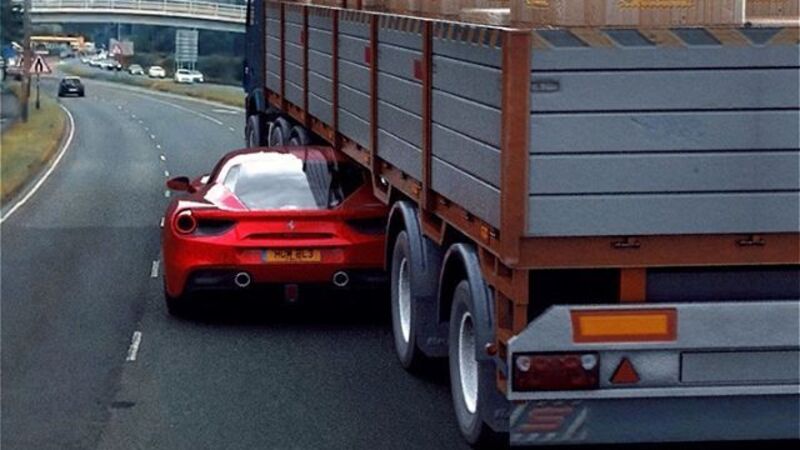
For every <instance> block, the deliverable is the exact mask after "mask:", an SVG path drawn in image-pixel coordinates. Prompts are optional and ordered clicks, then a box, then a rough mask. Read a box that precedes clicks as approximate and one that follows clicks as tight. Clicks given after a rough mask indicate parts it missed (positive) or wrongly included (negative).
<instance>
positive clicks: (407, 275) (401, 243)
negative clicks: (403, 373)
mask: <svg viewBox="0 0 800 450" xmlns="http://www.w3.org/2000/svg"><path fill="white" fill-rule="evenodd" d="M411 271H412V269H411V250H410V249H409V243H408V234H407V233H406V232H405V231H401V232H400V234H398V235H397V239H396V240H395V244H394V251H393V252H392V272H391V295H392V331H393V334H394V348H395V350H396V353H397V358H398V359H399V360H400V364H402V366H403V367H404V368H405V369H406V370H409V371H414V370H416V369H419V367H420V366H421V365H422V363H423V361H424V360H425V355H424V354H423V353H422V351H421V350H420V349H419V347H418V346H417V336H416V334H417V327H416V325H415V323H416V320H415V319H416V317H415V314H414V305H413V299H414V296H413V292H412V288H411V286H412V283H411Z"/></svg>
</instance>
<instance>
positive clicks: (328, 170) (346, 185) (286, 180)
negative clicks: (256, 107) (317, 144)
mask: <svg viewBox="0 0 800 450" xmlns="http://www.w3.org/2000/svg"><path fill="white" fill-rule="evenodd" d="M219 179H221V180H223V184H224V185H225V187H226V188H228V189H229V190H230V191H231V192H233V193H234V194H235V195H236V197H238V198H239V200H240V201H241V202H242V203H243V204H244V205H245V206H246V207H247V208H248V209H250V210H256V211H268V210H322V209H331V208H335V207H336V206H338V205H339V204H340V203H341V202H342V201H343V200H344V199H345V198H347V196H349V195H350V194H352V193H353V191H355V190H356V189H357V188H358V186H360V185H361V182H362V180H363V178H362V177H361V176H360V175H359V173H358V171H357V169H355V167H353V166H351V165H350V164H349V163H346V162H333V161H331V160H329V159H326V158H325V157H324V155H323V154H322V152H321V151H319V150H316V149H309V150H307V154H295V153H278V152H275V153H254V154H247V155H241V156H239V157H237V158H234V159H233V160H232V161H231V164H229V166H228V169H227V170H223V172H222V173H221V174H220V178H219ZM352 180H358V182H353V181H352Z"/></svg>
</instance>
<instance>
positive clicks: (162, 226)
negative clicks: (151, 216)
mask: <svg viewBox="0 0 800 450" xmlns="http://www.w3.org/2000/svg"><path fill="white" fill-rule="evenodd" d="M158 226H159V227H161V228H164V218H163V217H162V218H161V222H159V224H158Z"/></svg>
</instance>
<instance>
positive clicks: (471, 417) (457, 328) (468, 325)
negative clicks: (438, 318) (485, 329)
mask: <svg viewBox="0 0 800 450" xmlns="http://www.w3.org/2000/svg"><path fill="white" fill-rule="evenodd" d="M472 305H473V301H472V292H471V291H470V287H469V282H468V281H467V280H462V281H461V282H459V283H458V285H457V286H456V288H455V290H454V292H453V306H452V309H451V311H450V334H449V350H450V351H449V353H450V391H451V395H452V397H453V407H454V409H455V413H456V418H457V419H458V427H459V428H460V429H461V433H462V434H463V435H464V438H465V439H466V440H467V442H469V443H470V444H471V445H474V446H477V447H490V446H493V445H498V444H499V443H500V442H502V441H501V436H500V435H499V434H498V433H495V432H494V431H493V430H492V429H491V428H490V427H489V426H488V425H487V424H486V423H485V422H484V421H483V419H482V417H483V416H484V411H483V409H484V408H486V407H488V405H486V404H485V403H487V402H486V400H485V397H487V396H488V395H489V393H488V392H482V391H481V388H482V386H485V385H486V383H485V381H486V380H483V379H482V377H485V376H486V375H487V374H490V373H493V371H487V370H485V367H482V365H484V364H486V363H481V362H480V361H478V360H477V359H476V353H477V352H478V351H480V349H479V348H478V345H477V342H478V340H477V334H478V333H477V328H476V327H478V326H480V325H479V324H478V323H477V322H476V320H475V319H474V317H475V315H474V313H473V311H472V308H473V306H472Z"/></svg>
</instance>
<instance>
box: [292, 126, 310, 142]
mask: <svg viewBox="0 0 800 450" xmlns="http://www.w3.org/2000/svg"><path fill="white" fill-rule="evenodd" d="M290 136H291V137H290V138H289V145H290V146H292V147H303V146H306V145H310V144H311V136H309V134H308V131H306V129H305V128H303V127H301V126H300V125H296V126H294V127H293V128H292V133H291V135H290Z"/></svg>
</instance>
